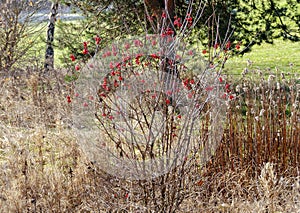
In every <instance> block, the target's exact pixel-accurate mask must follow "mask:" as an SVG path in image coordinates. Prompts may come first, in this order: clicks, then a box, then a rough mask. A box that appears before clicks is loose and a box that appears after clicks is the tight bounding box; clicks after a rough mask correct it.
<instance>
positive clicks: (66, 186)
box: [0, 71, 300, 212]
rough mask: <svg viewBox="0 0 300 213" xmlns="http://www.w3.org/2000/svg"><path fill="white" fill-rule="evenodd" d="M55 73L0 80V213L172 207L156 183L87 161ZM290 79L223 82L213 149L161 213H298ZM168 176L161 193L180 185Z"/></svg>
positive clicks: (297, 138) (295, 100)
mask: <svg viewBox="0 0 300 213" xmlns="http://www.w3.org/2000/svg"><path fill="white" fill-rule="evenodd" d="M255 72H256V71H255ZM58 73H59V72H58ZM58 73H56V74H54V75H53V76H48V77H41V76H39V75H37V74H36V72H35V73H34V72H28V75H20V76H16V77H14V78H4V79H1V83H0V85H1V88H0V89H1V94H2V95H1V99H0V100H1V101H0V105H1V108H0V111H1V112H0V116H1V126H0V166H1V169H0V210H1V212H162V209H166V208H164V207H163V206H162V205H173V204H172V203H168V202H166V200H163V198H164V196H165V195H163V194H161V192H162V191H161V190H160V187H163V186H162V185H160V183H161V182H162V180H161V179H159V178H157V179H153V180H151V181H128V180H124V179H119V178H117V177H113V176H110V175H108V174H105V173H103V172H102V171H101V168H99V167H97V166H95V165H93V163H92V162H90V161H88V160H87V158H86V156H85V154H83V153H82V152H81V150H80V149H79V146H78V144H77V143H78V142H77V140H76V138H75V136H74V134H73V132H72V130H71V128H70V126H71V107H70V104H69V103H68V102H67V99H66V96H67V95H69V94H70V92H71V91H72V84H67V83H65V82H64V81H63V76H60V75H59V74H58ZM290 79H291V80H286V79H282V78H276V76H275V77H274V76H271V77H268V78H265V77H263V76H260V75H259V73H253V74H251V75H246V76H245V77H243V78H242V79H241V81H240V82H238V83H235V84H232V85H231V88H230V89H231V90H232V91H231V93H232V94H233V95H235V98H234V99H233V100H232V101H231V102H229V104H228V111H227V112H228V113H227V120H226V122H225V123H226V126H225V132H224V135H223V140H222V143H221V145H220V147H219V149H218V150H217V152H216V154H215V156H214V157H213V158H212V159H211V161H210V162H208V164H207V165H206V166H205V167H204V168H202V169H201V170H200V169H199V166H198V165H197V162H194V166H192V167H190V168H191V171H189V174H191V175H190V176H189V177H187V179H185V181H186V182H188V183H189V184H187V185H186V186H187V187H186V188H185V190H183V191H180V195H181V200H180V203H179V205H173V208H169V210H170V211H177V212H299V209H300V202H299V198H300V191H299V190H300V185H299V184H300V182H299V174H298V170H299V164H298V161H299V148H300V147H299V143H300V134H299V128H300V124H299V123H300V122H299V119H300V114H299V81H296V80H295V79H297V78H290ZM293 79H294V80H293ZM171 174H172V175H173V176H172V175H170V177H169V182H168V183H169V185H168V188H166V189H165V190H166V192H167V191H168V192H170V193H169V194H168V195H172V193H171V192H172V190H173V191H174V190H177V188H176V187H173V188H172V187H169V186H170V185H171V184H172V183H174V186H175V185H176V183H178V179H180V178H181V177H180V176H178V175H177V176H176V174H178V173H171ZM170 200H171V199H170ZM163 201H165V202H164V203H163Z"/></svg>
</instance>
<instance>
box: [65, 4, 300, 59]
mask: <svg viewBox="0 0 300 213" xmlns="http://www.w3.org/2000/svg"><path fill="white" fill-rule="evenodd" d="M167 2H168V1H167ZM169 2H172V3H173V2H174V8H175V9H174V11H175V12H174V16H176V17H178V18H181V20H182V19H184V17H185V16H186V14H187V11H188V9H189V10H190V11H189V12H190V13H191V17H195V15H196V13H197V8H198V7H200V6H203V5H205V10H203V14H202V16H201V19H200V20H199V21H198V22H197V25H196V26H195V28H194V30H193V36H189V39H190V41H191V42H197V41H199V40H201V41H202V43H203V44H204V45H205V46H208V47H213V46H214V44H215V43H223V41H224V40H225V39H227V38H228V36H229V35H230V37H231V38H230V39H231V41H233V42H236V43H241V44H243V45H245V46H247V48H245V49H244V50H243V51H242V53H244V52H247V51H249V50H250V48H251V46H253V45H255V44H261V43H262V42H268V43H272V42H273V39H275V38H283V39H289V40H292V41H299V29H300V21H299V20H300V15H299V13H298V11H299V7H300V6H299V0H281V1H275V0H270V1H264V0H251V1H250V2H249V1H246V0H233V1H226V0H213V1H203V0H194V1H191V0H189V1H186V0H175V1H169ZM62 3H64V4H66V5H72V6H75V7H77V8H79V9H80V10H81V11H82V12H83V15H84V16H85V17H86V19H85V20H84V26H85V27H84V32H83V31H82V34H85V35H95V34H101V36H102V37H103V38H107V39H106V40H107V41H109V40H111V39H115V38H116V37H122V36H125V35H127V34H141V33H143V32H147V33H153V32H154V31H155V28H153V26H156V24H155V23H157V20H159V19H160V15H161V13H162V9H164V8H163V7H164V4H163V1H148V0H145V1H143V0H128V1H126V3H125V1H122V0H105V1H102V0H101V1H100V0H91V1H79V0H63V1H62ZM190 3H192V5H193V9H192V8H189V4H190ZM145 8H146V9H145ZM157 8H159V9H157ZM153 9H154V10H153ZM157 13H160V14H157ZM151 23H154V25H153V24H151ZM81 25H82V24H81ZM230 33H232V34H230ZM71 40H72V41H73V40H74V39H71ZM60 43H61V44H62V45H64V47H65V48H66V47H68V46H69V45H71V46H72V47H71V48H70V49H73V52H74V49H76V47H74V45H73V44H70V43H68V41H64V40H60Z"/></svg>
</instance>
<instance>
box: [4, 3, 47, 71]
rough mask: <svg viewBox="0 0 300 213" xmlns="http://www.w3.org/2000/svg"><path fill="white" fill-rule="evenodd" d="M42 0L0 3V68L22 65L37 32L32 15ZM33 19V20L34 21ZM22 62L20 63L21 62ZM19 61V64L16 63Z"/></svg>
mask: <svg viewBox="0 0 300 213" xmlns="http://www.w3.org/2000/svg"><path fill="white" fill-rule="evenodd" d="M43 5H44V1H35V2H33V1H28V0H2V1H1V4H0V53H1V54H0V70H1V71H5V72H7V71H9V70H10V69H11V68H12V67H13V66H15V67H23V66H24V63H26V61H27V60H25V57H26V53H28V51H29V50H30V49H31V47H32V46H33V44H34V36H33V35H35V34H36V33H38V32H39V30H40V29H39V28H36V25H37V24H38V23H37V22H38V21H36V20H35V19H36V18H37V17H34V15H35V14H36V13H37V11H39V10H40V8H41V7H42V6H43ZM34 21H35V22H34ZM21 62H22V63H21ZM27 62H28V61H27ZM18 63H21V64H18Z"/></svg>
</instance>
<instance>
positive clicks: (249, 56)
mask: <svg viewBox="0 0 300 213" xmlns="http://www.w3.org/2000/svg"><path fill="white" fill-rule="evenodd" d="M299 55H300V45H299V42H298V43H297V42H291V41H283V40H280V39H278V40H275V42H274V44H266V43H264V44H262V45H260V46H254V47H253V49H252V51H251V52H249V53H246V54H245V55H244V56H242V57H233V58H231V59H230V60H228V62H227V64H226V65H225V71H226V72H228V73H229V74H241V73H242V72H243V70H244V68H245V67H246V66H247V64H248V60H250V61H251V62H252V68H259V69H261V70H262V71H264V70H267V71H268V70H269V69H270V71H271V72H272V71H275V68H277V69H278V70H279V72H286V73H287V72H291V73H292V72H299V71H300V63H299ZM290 65H293V66H290ZM268 73H270V72H268Z"/></svg>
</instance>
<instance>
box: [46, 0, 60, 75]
mask: <svg viewBox="0 0 300 213" xmlns="http://www.w3.org/2000/svg"><path fill="white" fill-rule="evenodd" d="M57 13H58V2H57V1H55V2H53V3H52V6H51V12H50V16H49V24H48V30H47V49H46V55H45V64H44V68H45V72H47V71H49V70H51V69H53V68H54V49H53V40H54V29H55V22H56V16H57Z"/></svg>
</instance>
